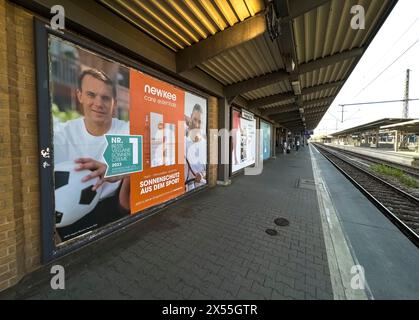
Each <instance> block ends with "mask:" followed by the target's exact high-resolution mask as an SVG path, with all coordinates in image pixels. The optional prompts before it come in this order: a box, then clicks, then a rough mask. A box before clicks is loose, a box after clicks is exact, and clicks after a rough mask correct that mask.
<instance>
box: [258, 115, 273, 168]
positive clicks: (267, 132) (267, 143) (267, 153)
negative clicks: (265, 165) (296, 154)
mask: <svg viewBox="0 0 419 320" xmlns="http://www.w3.org/2000/svg"><path fill="white" fill-rule="evenodd" d="M260 129H261V130H262V135H263V146H262V150H261V154H262V155H263V160H267V159H269V158H270V157H271V125H270V124H269V123H267V122H265V121H263V120H261V121H260Z"/></svg>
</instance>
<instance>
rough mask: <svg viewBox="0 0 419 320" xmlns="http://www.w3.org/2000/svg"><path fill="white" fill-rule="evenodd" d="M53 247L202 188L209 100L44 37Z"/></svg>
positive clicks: (97, 55) (57, 39) (59, 40)
mask: <svg viewBox="0 0 419 320" xmlns="http://www.w3.org/2000/svg"><path fill="white" fill-rule="evenodd" d="M48 42H49V48H48V49H49V50H48V59H49V84H50V85H49V90H50V92H49V94H50V99H51V114H52V119H51V121H52V127H53V139H52V140H53V150H52V155H51V158H53V160H54V161H53V171H54V190H55V191H54V195H53V199H54V206H55V212H54V217H53V218H54V222H55V230H54V236H55V239H54V241H55V244H56V245H59V244H61V243H65V242H66V241H68V240H71V239H73V238H75V237H78V236H82V235H85V234H87V233H90V232H91V231H94V230H96V229H98V228H102V227H105V226H107V225H109V224H110V223H112V222H115V221H117V220H120V219H122V218H126V217H130V216H132V215H134V214H139V213H141V211H143V210H144V209H147V208H151V207H153V206H156V205H161V204H164V203H165V202H166V201H168V200H172V199H174V198H176V197H178V196H181V195H183V194H184V193H185V192H188V191H190V190H193V189H195V188H197V187H200V186H204V185H206V184H207V176H206V168H207V138H206V132H207V124H206V118H207V100H206V99H204V98H202V97H199V96H197V95H194V94H191V93H189V92H186V91H184V90H182V89H180V88H178V87H175V86H173V85H171V84H169V83H167V82H164V81H161V80H158V79H156V78H153V77H151V76H149V75H146V74H144V73H142V72H140V71H138V70H135V69H133V68H129V67H126V66H124V65H122V64H120V63H118V62H116V61H112V60H110V59H108V58H105V57H103V56H101V55H100V54H97V53H94V52H92V51H89V50H86V49H84V48H82V47H81V46H78V45H76V44H73V43H71V42H68V41H65V40H63V39H61V38H59V37H56V36H53V35H50V36H49V39H48Z"/></svg>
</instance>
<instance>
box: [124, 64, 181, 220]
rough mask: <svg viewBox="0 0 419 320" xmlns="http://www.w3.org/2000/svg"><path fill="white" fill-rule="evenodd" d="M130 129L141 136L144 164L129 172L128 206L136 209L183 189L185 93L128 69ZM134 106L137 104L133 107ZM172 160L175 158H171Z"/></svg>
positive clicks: (171, 196)
mask: <svg viewBox="0 0 419 320" xmlns="http://www.w3.org/2000/svg"><path fill="white" fill-rule="evenodd" d="M131 84H132V87H133V88H136V90H132V91H131V99H132V100H131V102H132V106H133V108H132V110H131V118H132V119H135V121H131V123H130V125H131V132H132V133H133V134H137V135H142V136H143V137H144V162H143V164H144V168H143V171H142V172H140V173H135V174H133V175H132V176H131V208H132V211H133V212H138V211H141V210H144V209H146V208H150V207H152V206H154V205H157V204H161V203H164V202H165V201H168V200H170V199H173V198H176V197H178V196H180V195H182V194H184V193H185V177H184V165H183V161H182V160H183V159H182V157H184V154H185V148H184V144H183V141H176V137H182V139H183V137H184V136H185V132H184V131H185V129H184V128H183V127H182V126H181V125H179V124H181V123H183V122H184V105H185V93H184V91H182V90H180V89H179V88H177V87H175V86H172V85H170V84H168V83H166V82H163V81H160V80H158V79H155V78H153V77H151V76H148V75H145V74H143V73H141V72H139V71H136V70H132V71H131ZM136 106H138V107H136ZM174 160H176V161H174Z"/></svg>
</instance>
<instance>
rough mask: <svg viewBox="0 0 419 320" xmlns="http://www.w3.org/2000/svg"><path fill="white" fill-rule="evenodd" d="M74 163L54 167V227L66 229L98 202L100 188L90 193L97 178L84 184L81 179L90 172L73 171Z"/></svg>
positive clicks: (63, 163) (69, 162)
mask: <svg viewBox="0 0 419 320" xmlns="http://www.w3.org/2000/svg"><path fill="white" fill-rule="evenodd" d="M76 166H77V164H76V163H75V162H74V161H65V162H61V163H59V164H57V165H55V168H54V179H55V225H56V227H58V228H61V227H66V226H68V225H71V224H72V223H74V222H76V221H77V220H79V219H81V218H83V217H84V216H85V215H86V214H88V213H89V212H90V211H92V210H93V209H94V208H95V206H96V205H97V203H98V202H99V198H100V194H101V192H102V187H100V188H99V189H97V190H96V191H92V188H93V186H94V185H95V184H96V182H98V180H99V178H94V179H91V180H89V181H86V182H82V179H83V178H84V177H85V176H87V175H89V174H90V173H91V171H90V170H81V171H75V170H74V168H75V167H76Z"/></svg>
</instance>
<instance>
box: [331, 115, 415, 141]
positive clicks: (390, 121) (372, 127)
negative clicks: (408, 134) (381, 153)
mask: <svg viewBox="0 0 419 320" xmlns="http://www.w3.org/2000/svg"><path fill="white" fill-rule="evenodd" d="M412 120H413V119H402V118H384V119H379V120H375V121H372V122H368V123H364V124H361V125H359V126H356V127H352V128H349V129H345V130H341V131H338V132H335V133H333V134H332V136H333V137H338V136H345V135H349V134H359V133H362V132H366V131H379V130H380V129H387V128H390V127H393V126H399V125H401V124H403V123H407V122H411V121H412Z"/></svg>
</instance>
